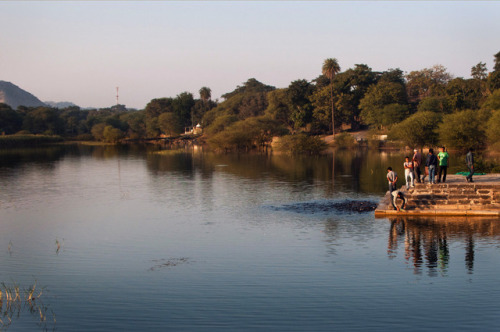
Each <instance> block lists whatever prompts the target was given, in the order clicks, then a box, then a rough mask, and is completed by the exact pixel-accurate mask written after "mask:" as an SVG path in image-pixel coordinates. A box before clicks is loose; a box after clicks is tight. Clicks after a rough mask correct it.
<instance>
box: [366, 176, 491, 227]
mask: <svg viewBox="0 0 500 332" xmlns="http://www.w3.org/2000/svg"><path fill="white" fill-rule="evenodd" d="M473 178H474V182H473V183H468V182H467V181H466V180H465V177H464V176H462V175H448V176H447V178H446V182H445V183H436V184H430V183H428V182H425V183H415V187H414V188H411V187H410V189H406V186H405V185H403V186H402V187H401V189H400V191H402V192H403V193H404V195H405V197H406V200H407V206H405V211H399V212H398V211H395V210H394V208H393V207H392V205H391V201H390V199H392V197H390V195H389V192H387V193H386V195H385V197H384V198H383V199H382V200H381V202H380V203H379V205H378V207H377V209H376V210H375V216H376V217H382V218H384V217H392V216H404V215H407V216H483V217H484V216H497V217H499V218H500V174H487V175H477V176H474V177H473ZM426 180H428V177H426ZM403 181H404V179H403ZM398 182H399V183H401V180H399V181H398ZM403 183H404V182H403Z"/></svg>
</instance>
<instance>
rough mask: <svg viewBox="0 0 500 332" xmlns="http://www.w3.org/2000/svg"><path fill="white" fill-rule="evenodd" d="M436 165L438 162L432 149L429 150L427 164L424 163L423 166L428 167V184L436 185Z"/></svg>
mask: <svg viewBox="0 0 500 332" xmlns="http://www.w3.org/2000/svg"><path fill="white" fill-rule="evenodd" d="M437 164H438V160H437V158H436V155H435V154H434V149H429V154H428V155H427V162H426V163H425V166H427V167H429V183H432V184H436V179H435V178H434V177H435V175H436V167H437Z"/></svg>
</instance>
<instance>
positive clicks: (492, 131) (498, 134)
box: [486, 90, 500, 144]
mask: <svg viewBox="0 0 500 332" xmlns="http://www.w3.org/2000/svg"><path fill="white" fill-rule="evenodd" d="M499 91H500V90H499ZM486 136H487V138H488V143H490V144H496V143H500V109H499V110H498V111H496V112H493V115H492V116H491V118H490V119H489V120H488V124H487V128H486Z"/></svg>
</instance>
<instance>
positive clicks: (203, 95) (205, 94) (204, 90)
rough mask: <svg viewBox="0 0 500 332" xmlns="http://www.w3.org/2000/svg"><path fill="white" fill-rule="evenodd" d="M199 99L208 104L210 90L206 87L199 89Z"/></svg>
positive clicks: (210, 96) (210, 95)
mask: <svg viewBox="0 0 500 332" xmlns="http://www.w3.org/2000/svg"><path fill="white" fill-rule="evenodd" d="M199 92H200V99H201V100H203V101H204V102H208V101H209V100H210V98H212V90H211V89H210V88H208V87H206V86H204V87H202V88H201V89H200V91H199Z"/></svg>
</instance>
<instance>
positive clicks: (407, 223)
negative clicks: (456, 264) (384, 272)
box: [387, 217, 500, 277]
mask: <svg viewBox="0 0 500 332" xmlns="http://www.w3.org/2000/svg"><path fill="white" fill-rule="evenodd" d="M449 221H452V222H451V223H450V222H449ZM390 222H391V226H390V229H389V237H388V243H387V255H388V257H389V259H394V258H396V257H397V254H398V249H399V248H398V247H399V244H400V243H402V241H404V259H405V261H406V262H407V263H408V264H409V265H410V264H411V265H413V273H414V274H422V272H423V270H422V265H423V264H424V263H425V267H427V274H428V276H430V277H436V276H438V275H441V276H447V275H448V269H449V264H450V248H449V243H448V236H449V234H448V233H451V234H452V235H459V236H460V238H461V239H462V240H460V242H465V243H466V245H465V264H466V268H467V273H469V274H472V273H473V268H474V234H475V231H474V228H476V229H483V230H484V231H482V232H483V233H485V234H488V235H491V233H492V232H493V233H500V227H499V228H498V229H496V230H493V228H492V227H491V225H492V224H491V222H489V221H485V222H482V223H481V222H480V221H479V220H475V221H473V225H474V228H471V222H470V221H469V220H467V219H464V220H463V221H461V220H459V219H453V220H450V219H445V220H440V219H430V218H415V219H412V218H410V219H406V218H404V217H398V218H391V219H390ZM494 225H496V223H495V224H494Z"/></svg>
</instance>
